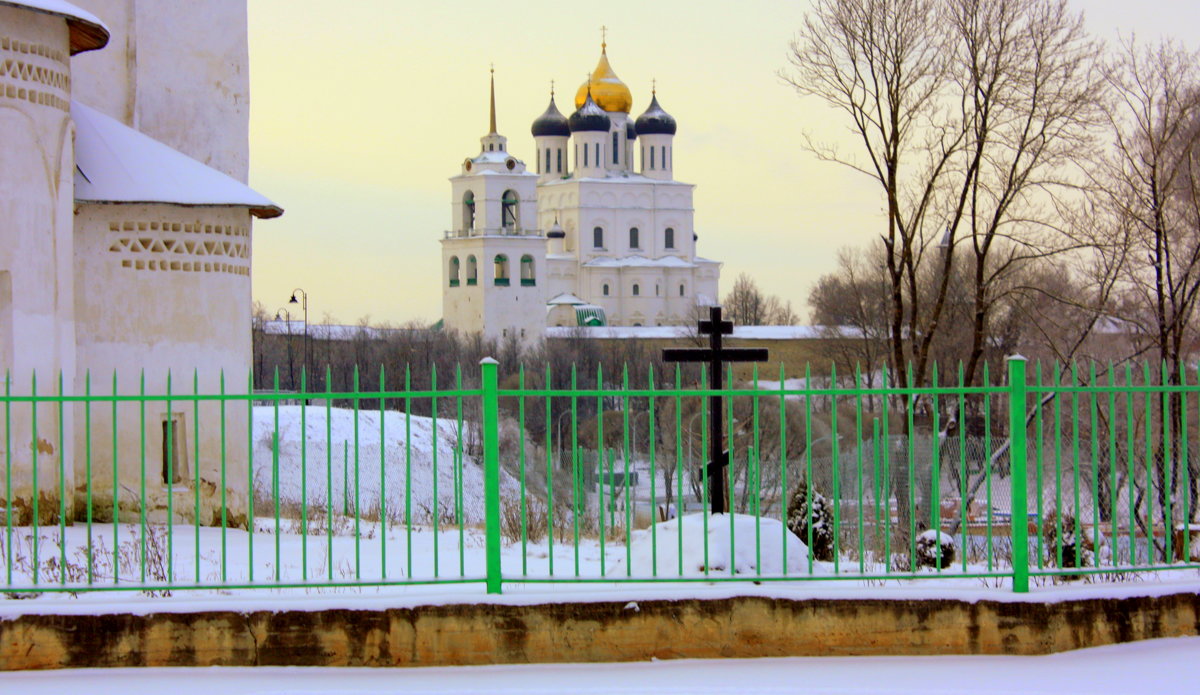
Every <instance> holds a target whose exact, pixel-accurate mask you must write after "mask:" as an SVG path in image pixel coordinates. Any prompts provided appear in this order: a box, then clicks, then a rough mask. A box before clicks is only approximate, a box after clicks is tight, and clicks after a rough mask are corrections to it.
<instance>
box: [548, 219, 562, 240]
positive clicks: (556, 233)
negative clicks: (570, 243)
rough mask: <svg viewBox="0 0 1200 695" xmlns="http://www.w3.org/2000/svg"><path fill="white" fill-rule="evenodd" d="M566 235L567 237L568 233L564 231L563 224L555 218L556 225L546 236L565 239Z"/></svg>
mask: <svg viewBox="0 0 1200 695" xmlns="http://www.w3.org/2000/svg"><path fill="white" fill-rule="evenodd" d="M566 237H567V233H566V232H564V231H563V228H562V225H560V224H559V223H558V220H557V219H556V220H554V226H553V227H551V228H550V231H549V232H547V233H546V238H548V239H565V238H566Z"/></svg>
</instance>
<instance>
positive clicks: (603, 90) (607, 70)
mask: <svg viewBox="0 0 1200 695" xmlns="http://www.w3.org/2000/svg"><path fill="white" fill-rule="evenodd" d="M589 86H591V88H592V100H593V101H595V102H596V104H597V105H598V106H599V107H600V108H602V109H604V110H605V111H621V112H623V113H629V110H630V109H632V108H633V94H631V93H630V91H629V87H626V86H625V83H624V82H622V81H621V78H619V77H617V73H615V72H613V69H612V66H610V65H609V64H608V50H607V44H601V46H600V62H599V63H596V69H595V70H593V71H592V77H591V79H590V80H588V81H587V82H584V83H583V84H581V85H579V91H578V92H576V93H575V108H576V109H578V108H580V107H582V106H583V102H584V101H586V100H587V94H588V87H589Z"/></svg>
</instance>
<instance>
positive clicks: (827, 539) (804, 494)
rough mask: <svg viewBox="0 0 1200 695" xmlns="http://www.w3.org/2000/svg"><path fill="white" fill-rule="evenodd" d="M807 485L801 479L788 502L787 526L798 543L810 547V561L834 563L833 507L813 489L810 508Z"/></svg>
mask: <svg viewBox="0 0 1200 695" xmlns="http://www.w3.org/2000/svg"><path fill="white" fill-rule="evenodd" d="M808 502H809V495H808V483H807V481H806V480H804V479H803V478H801V480H800V483H799V484H798V485H797V486H796V488H795V489H794V490H793V491H792V494H791V497H790V498H789V499H788V507H787V527H788V530H789V531H791V532H792V533H794V534H796V537H797V538H799V539H800V542H802V543H804V544H806V545H808V546H809V547H811V548H812V553H813V558H814V559H816V560H820V561H822V562H832V561H833V547H834V544H833V535H834V533H836V532H837V530H836V529H835V528H834V527H833V508H832V505H831V504H830V502H829V500H828V499H827V498H826V497H825V496H824V495H822V494H821V493H820V492H817V490H816V489H815V488H814V489H813V491H812V504H811V505H809V503H808ZM810 520H811V521H812V539H811V542H810V539H809V535H808V534H809V521H810Z"/></svg>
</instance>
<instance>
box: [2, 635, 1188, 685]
mask: <svg viewBox="0 0 1200 695" xmlns="http://www.w3.org/2000/svg"><path fill="white" fill-rule="evenodd" d="M1196 654H1200V637H1183V638H1176V639H1163V640H1152V641H1147V642H1137V643H1133V644H1122V645H1113V646H1106V647H1097V648H1093V649H1083V650H1079V651H1075V652H1067V653H1063V654H1053V655H1050V656H917V657H913V656H893V657H828V658H771V659H720V660H681V661H654V662H639V663H624V664H544V665H522V666H464V667H448V668H394V669H382V668H374V669H368V668H359V669H350V668H302V667H255V668H172V669H163V668H141V669H84V670H75V671H39V672H23V673H6V674H4V675H3V676H2V677H0V693H4V694H7V693H13V694H14V695H15V694H17V693H20V694H22V695H24V693H87V694H88V695H140V694H141V693H161V692H170V693H171V694H172V695H209V693H212V692H220V693H222V695H268V694H271V695H274V694H276V693H289V694H291V695H301V694H303V693H335V694H339V695H351V694H355V695H360V694H361V695H366V694H368V693H370V694H372V695H375V694H379V695H382V694H383V693H405V695H423V694H425V693H429V694H433V693H438V694H440V695H459V694H463V693H488V694H489V695H507V694H509V693H511V694H513V695H517V694H519V695H537V694H539V693H556V694H557V693H564V694H568V695H579V694H587V695H592V694H597V695H599V694H601V693H605V694H608V693H611V694H613V695H625V694H629V693H647V694H650V695H676V694H683V693H694V694H696V695H716V694H721V695H724V694H726V693H729V694H734V693H736V694H738V695H741V694H742V693H746V694H748V695H776V694H782V693H796V694H807V693H820V694H821V695H850V694H852V695H873V694H875V693H879V694H881V695H882V694H888V695H907V694H909V693H911V694H912V695H942V694H950V693H954V694H956V695H957V694H960V693H964V694H965V693H970V694H977V695H1010V694H1011V695H1016V694H1018V693H1020V694H1021V695H1040V694H1046V695H1130V694H1131V693H1154V694H1155V695H1176V694H1180V695H1182V694H1185V693H1194V692H1196V689H1197V684H1198V683H1200V660H1198V659H1196Z"/></svg>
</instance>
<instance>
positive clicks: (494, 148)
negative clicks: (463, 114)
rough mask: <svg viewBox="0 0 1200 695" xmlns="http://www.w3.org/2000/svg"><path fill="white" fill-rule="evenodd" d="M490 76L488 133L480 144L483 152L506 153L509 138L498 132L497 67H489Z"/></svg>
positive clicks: (480, 140) (493, 65)
mask: <svg viewBox="0 0 1200 695" xmlns="http://www.w3.org/2000/svg"><path fill="white" fill-rule="evenodd" d="M489 71H490V74H489V76H488V87H489V92H488V107H489V108H488V133H487V135H484V136H483V137H481V138H479V143H480V145H482V147H481V148H480V151H481V152H505V153H507V151H508V138H506V137H504V136H503V135H501V134H500V133H498V132H497V131H496V66H495V64H492V65H491V66H489Z"/></svg>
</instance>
